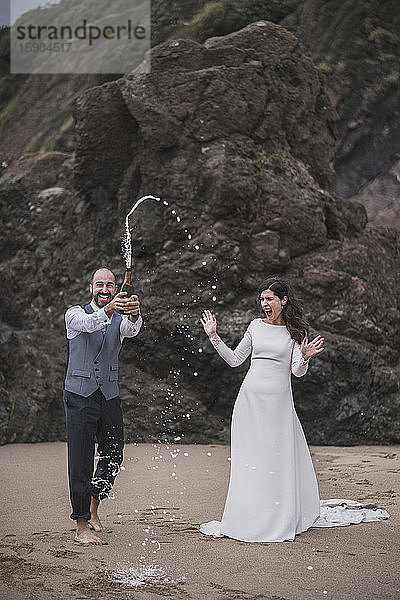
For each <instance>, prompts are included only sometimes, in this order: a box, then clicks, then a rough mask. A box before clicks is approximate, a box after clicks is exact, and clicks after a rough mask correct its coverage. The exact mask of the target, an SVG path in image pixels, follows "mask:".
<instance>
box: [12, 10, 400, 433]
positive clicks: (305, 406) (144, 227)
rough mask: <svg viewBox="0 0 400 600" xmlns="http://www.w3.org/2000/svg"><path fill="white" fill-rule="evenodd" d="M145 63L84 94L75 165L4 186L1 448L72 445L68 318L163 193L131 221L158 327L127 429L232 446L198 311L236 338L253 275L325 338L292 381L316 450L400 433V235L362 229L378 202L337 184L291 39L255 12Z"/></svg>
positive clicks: (233, 378) (235, 377)
mask: <svg viewBox="0 0 400 600" xmlns="http://www.w3.org/2000/svg"><path fill="white" fill-rule="evenodd" d="M151 61H152V72H151V73H150V74H135V73H131V74H129V75H127V76H126V77H124V78H121V79H119V80H117V81H115V82H111V83H107V84H104V85H103V86H101V87H96V88H92V89H91V90H89V91H87V92H86V93H85V94H83V95H82V96H81V97H80V98H79V99H78V100H77V102H76V104H75V119H76V158H75V159H71V158H69V157H68V155H65V154H54V153H53V154H49V155H44V156H39V157H36V156H34V157H31V158H22V159H21V160H20V161H18V162H16V163H13V164H12V165H11V166H10V167H8V168H7V169H5V171H4V174H3V176H2V178H1V179H0V199H1V202H2V205H3V206H4V210H5V211H6V212H5V226H4V231H5V232H6V236H5V239H4V242H3V256H4V257H5V258H4V259H3V260H4V262H3V263H2V264H1V270H2V271H3V281H4V282H5V283H4V291H5V294H4V298H5V300H4V302H3V316H2V320H3V326H2V340H1V345H0V351H1V354H2V358H3V360H2V365H4V367H5V368H4V371H3V379H2V382H3V387H2V396H3V399H4V401H3V405H2V406H3V408H2V410H3V414H2V423H3V426H2V431H1V435H2V437H1V439H2V441H3V442H6V441H14V440H18V441H36V440H44V439H57V438H59V437H60V436H62V431H63V419H62V404H61V391H60V390H61V386H62V373H63V364H64V359H65V352H64V351H63V344H64V342H63V337H64V327H63V316H62V315H63V312H64V310H65V309H66V307H67V306H69V305H71V304H74V303H77V302H83V301H85V300H86V299H87V297H88V294H87V288H86V284H87V283H88V281H89V279H90V275H91V272H92V271H93V269H94V268H95V267H96V266H98V265H99V264H101V263H107V264H109V265H110V266H111V268H113V269H116V270H117V271H119V273H121V271H122V268H123V267H122V259H121V257H120V255H119V239H120V236H121V234H122V228H123V220H124V215H125V214H126V212H127V210H128V209H129V208H130V207H131V206H132V204H133V202H134V200H136V199H137V197H138V196H141V195H144V194H148V193H151V194H154V195H159V196H161V198H162V200H163V201H164V202H165V203H168V204H164V203H155V202H151V201H148V202H147V204H143V205H142V206H141V207H140V208H139V209H138V211H137V213H135V216H136V218H135V220H134V225H135V226H134V229H133V240H134V251H133V261H134V271H135V273H134V277H135V285H136V289H137V291H138V293H139V294H140V296H141V297H142V302H143V313H144V316H145V320H146V328H145V329H144V331H143V332H142V333H141V335H140V338H137V340H135V341H133V342H129V341H128V342H125V346H124V349H123V351H122V355H121V367H122V368H121V371H122V374H121V395H122V397H123V398H124V404H125V416H126V427H127V433H128V438H129V439H131V440H132V441H148V440H149V439H152V440H157V439H171V438H172V439H174V438H180V439H181V440H183V441H187V442H188V441H192V442H193V441H198V442H205V441H208V442H210V441H227V440H228V437H229V432H228V427H229V415H230V411H231V407H232V404H233V401H234V398H235V395H236V392H237V389H238V386H239V384H240V381H241V378H242V376H243V372H244V368H239V369H238V370H232V369H229V367H227V366H226V365H225V363H223V362H222V361H221V359H220V358H219V357H218V356H217V355H216V354H215V352H214V350H213V349H212V348H211V347H210V345H209V343H208V341H207V340H206V339H205V336H204V334H203V332H202V328H201V325H200V324H199V316H200V314H201V310H202V309H203V308H204V307H210V308H211V309H212V310H214V311H215V312H216V314H217V316H218V321H219V323H220V326H219V331H220V334H221V336H222V337H224V339H225V340H226V341H227V343H229V344H231V345H234V344H235V343H236V342H237V341H238V340H239V339H240V336H241V334H242V333H243V332H244V330H245V328H246V325H247V323H248V322H249V320H250V319H251V318H253V317H255V316H257V308H256V306H255V293H256V289H257V286H258V283H259V281H260V280H263V279H264V278H265V277H266V276H267V275H269V274H271V273H273V272H280V273H283V274H285V276H287V277H288V278H289V279H290V280H291V281H292V282H293V284H294V286H295V288H296V289H297V291H298V292H299V295H300V296H301V297H302V298H303V301H304V304H305V308H306V313H307V316H308V318H309V320H310V322H311V325H312V330H313V331H318V332H320V333H322V334H323V335H324V336H325V337H326V351H325V352H324V353H323V354H321V355H320V356H319V357H318V358H316V359H315V360H314V361H313V364H312V366H311V368H310V372H309V374H308V375H307V377H306V378H304V380H301V381H295V382H294V383H295V396H296V404H297V407H298V410H299V414H300V417H301V419H302V421H303V423H304V426H305V430H306V433H307V435H308V439H309V441H310V442H311V443H346V444H347V443H349V444H351V443H360V442H371V443H374V442H375V443H378V442H380V443H391V442H395V441H399V437H400V436H399V425H398V422H397V420H396V418H395V415H396V413H397V412H398V404H399V352H398V346H397V345H396V339H398V333H399V331H398V329H399V311H398V306H397V303H396V301H397V298H398V293H399V283H398V278H397V273H398V267H399V239H398V235H396V234H395V233H390V232H386V233H382V232H375V231H367V232H366V231H365V229H364V228H365V225H366V216H365V210H364V208H363V207H362V206H361V205H358V204H354V203H350V202H347V201H344V200H341V199H339V198H336V197H334V196H332V195H330V194H329V193H328V192H327V191H326V190H325V187H326V182H327V180H328V179H329V174H330V171H331V164H332V158H333V152H334V140H333V137H332V134H331V133H330V127H329V119H330V117H331V110H330V105H329V102H328V100H327V98H326V95H325V93H324V88H323V85H322V84H321V81H320V78H319V76H318V72H317V71H316V70H315V68H314V67H313V65H312V63H311V61H310V60H309V59H308V58H306V57H305V56H304V55H303V53H302V52H301V50H300V48H299V45H298V42H297V40H296V38H295V37H294V36H293V35H292V34H290V33H288V32H287V31H285V30H284V29H282V28H281V27H279V26H276V25H273V24H271V23H265V22H262V23H255V24H253V25H251V26H249V27H246V28H245V29H243V30H241V31H239V32H236V33H234V34H230V35H228V36H225V37H222V38H213V39H210V40H208V41H207V42H206V43H205V44H204V45H201V44H199V43H196V42H192V41H188V40H177V41H174V42H168V43H165V44H162V45H160V46H158V47H156V48H155V49H153V51H152V54H151ZM72 175H73V177H72ZM6 273H8V276H6ZM10 275H11V276H10ZM11 282H12V283H11ZM85 288H86V289H85ZM14 290H16V292H17V293H16V294H15V291H14ZM178 441H179V440H178Z"/></svg>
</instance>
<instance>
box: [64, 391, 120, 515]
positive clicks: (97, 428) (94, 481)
mask: <svg viewBox="0 0 400 600" xmlns="http://www.w3.org/2000/svg"><path fill="white" fill-rule="evenodd" d="M64 408H65V416H66V421H67V439H68V476H69V490H70V498H71V505H72V514H71V519H74V520H75V519H90V516H91V515H90V501H91V497H92V496H93V497H94V498H96V499H97V500H104V499H105V498H107V497H108V494H109V492H110V490H111V488H112V486H113V484H114V479H115V477H116V475H117V474H118V472H119V469H120V466H121V463H122V458H123V448H124V431H123V422H122V410H121V400H120V398H119V396H117V397H116V398H112V399H111V400H106V399H105V398H104V396H103V394H102V393H101V391H100V390H97V391H96V392H94V393H93V394H91V395H90V396H89V397H88V398H84V397H83V396H79V395H78V394H73V393H72V392H67V391H66V390H64ZM96 439H97V454H98V457H99V461H98V463H97V468H96V472H95V473H94V474H93V469H94V449H95V441H96Z"/></svg>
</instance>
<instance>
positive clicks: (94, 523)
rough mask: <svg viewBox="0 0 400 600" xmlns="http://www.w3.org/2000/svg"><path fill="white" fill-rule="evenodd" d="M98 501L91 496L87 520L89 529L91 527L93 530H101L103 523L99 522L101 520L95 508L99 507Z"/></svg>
mask: <svg viewBox="0 0 400 600" xmlns="http://www.w3.org/2000/svg"><path fill="white" fill-rule="evenodd" d="M99 504H100V503H99V501H98V500H96V498H93V496H92V499H91V501H90V514H91V517H90V520H89V521H88V524H89V527H90V529H93V531H97V532H100V531H103V525H102V524H101V521H100V519H99V515H98V514H97V509H98V508H99Z"/></svg>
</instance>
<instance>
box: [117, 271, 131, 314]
mask: <svg viewBox="0 0 400 600" xmlns="http://www.w3.org/2000/svg"><path fill="white" fill-rule="evenodd" d="M120 291H121V292H126V296H124V298H129V297H130V296H133V285H132V269H130V268H127V269H126V271H125V277H124V281H123V284H122V285H121V289H120ZM121 314H124V312H123V311H122V312H121Z"/></svg>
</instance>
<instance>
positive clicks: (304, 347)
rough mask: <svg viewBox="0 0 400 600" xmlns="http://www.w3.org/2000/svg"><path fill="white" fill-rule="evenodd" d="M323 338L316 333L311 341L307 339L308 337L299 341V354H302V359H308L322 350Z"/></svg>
mask: <svg viewBox="0 0 400 600" xmlns="http://www.w3.org/2000/svg"><path fill="white" fill-rule="evenodd" d="M324 341H325V338H323V337H321V336H320V335H317V337H316V338H314V339H313V341H312V342H309V341H308V338H307V337H305V338H304V340H303V341H302V342H301V354H302V355H303V360H309V359H310V358H311V357H312V356H315V355H316V354H319V353H320V352H322V350H323V349H324V348H323V345H324Z"/></svg>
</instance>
